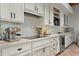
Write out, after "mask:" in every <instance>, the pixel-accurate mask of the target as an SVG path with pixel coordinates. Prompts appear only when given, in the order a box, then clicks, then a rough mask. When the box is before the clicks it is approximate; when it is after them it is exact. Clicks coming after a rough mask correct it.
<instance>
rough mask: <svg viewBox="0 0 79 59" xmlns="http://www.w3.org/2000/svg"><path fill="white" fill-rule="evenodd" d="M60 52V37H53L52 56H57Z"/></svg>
mask: <svg viewBox="0 0 79 59" xmlns="http://www.w3.org/2000/svg"><path fill="white" fill-rule="evenodd" d="M59 52H60V41H59V37H58V36H57V37H53V38H52V42H51V54H52V55H53V56H55V55H57V54H58V53H59Z"/></svg>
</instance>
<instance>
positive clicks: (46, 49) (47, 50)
mask: <svg viewBox="0 0 79 59" xmlns="http://www.w3.org/2000/svg"><path fill="white" fill-rule="evenodd" d="M50 55H51V52H50V46H47V47H44V48H42V56H50Z"/></svg>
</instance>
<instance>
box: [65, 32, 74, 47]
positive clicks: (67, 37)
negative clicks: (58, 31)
mask: <svg viewBox="0 0 79 59" xmlns="http://www.w3.org/2000/svg"><path fill="white" fill-rule="evenodd" d="M71 43H73V38H72V34H71V33H66V35H65V48H66V47H68V46H69V45H70V44H71Z"/></svg>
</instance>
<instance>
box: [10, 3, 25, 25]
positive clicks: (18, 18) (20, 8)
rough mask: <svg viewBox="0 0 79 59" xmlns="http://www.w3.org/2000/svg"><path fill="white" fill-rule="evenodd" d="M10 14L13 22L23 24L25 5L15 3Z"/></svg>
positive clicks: (11, 5) (11, 6)
mask: <svg viewBox="0 0 79 59" xmlns="http://www.w3.org/2000/svg"><path fill="white" fill-rule="evenodd" d="M10 12H11V13H12V16H11V18H12V21H13V22H18V23H23V22H24V4H23V3H14V4H12V3H11V4H10Z"/></svg>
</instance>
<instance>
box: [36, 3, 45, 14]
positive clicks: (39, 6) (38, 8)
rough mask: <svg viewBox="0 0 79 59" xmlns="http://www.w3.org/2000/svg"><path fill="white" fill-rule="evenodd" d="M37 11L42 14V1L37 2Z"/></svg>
mask: <svg viewBox="0 0 79 59" xmlns="http://www.w3.org/2000/svg"><path fill="white" fill-rule="evenodd" d="M36 7H37V12H38V13H39V14H41V15H44V4H43V3H37V4H36Z"/></svg>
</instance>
